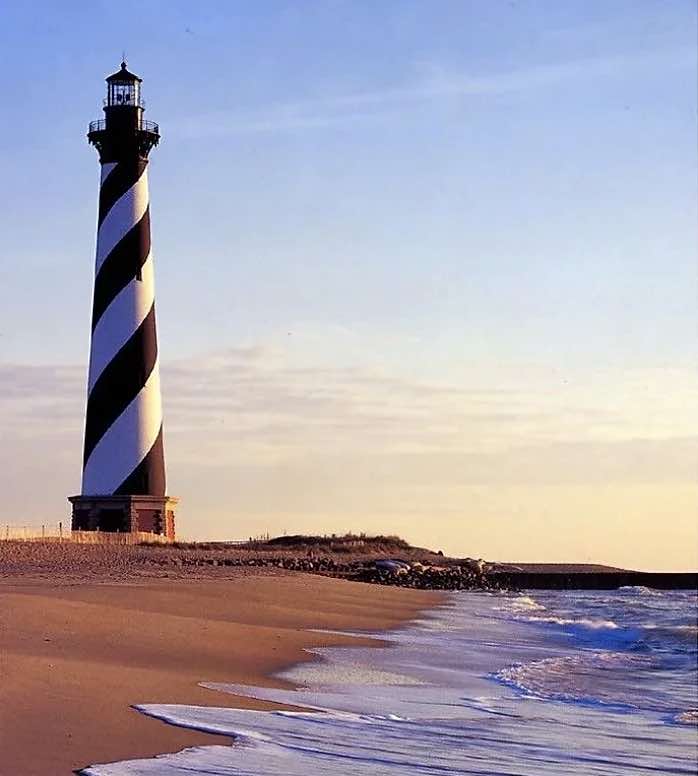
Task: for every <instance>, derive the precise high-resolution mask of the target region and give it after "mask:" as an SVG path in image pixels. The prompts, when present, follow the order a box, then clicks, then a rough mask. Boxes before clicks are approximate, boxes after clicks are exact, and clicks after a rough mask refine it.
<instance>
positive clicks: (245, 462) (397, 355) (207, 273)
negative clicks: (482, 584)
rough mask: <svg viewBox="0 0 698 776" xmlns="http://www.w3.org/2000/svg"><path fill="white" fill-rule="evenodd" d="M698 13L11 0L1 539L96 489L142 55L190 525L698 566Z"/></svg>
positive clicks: (654, 3) (239, 532)
mask: <svg viewBox="0 0 698 776" xmlns="http://www.w3.org/2000/svg"><path fill="white" fill-rule="evenodd" d="M696 13H697V11H696V5H695V3H694V2H693V0H672V2H665V1H664V0H628V1H627V2H626V1H625V0H613V1H612V2H608V0H603V1H601V0H579V1H576V0H566V1H565V2H562V3H561V2H558V1H557V0H518V2H513V1H512V2H505V1H503V0H458V1H456V2H451V1H450V0H439V2H438V3H433V2H427V1H426V0H419V1H415V0H400V1H399V2H392V1H391V0H383V1H382V2H381V3H374V2H369V1H368V0H367V1H366V2H362V1H361V0H353V1H352V2H348V1H342V0H325V1H324V2H312V0H305V1H303V2H290V1H282V0H268V2H265V3H253V2H238V3H229V2H213V1H212V0H203V1H202V2H200V3H191V2H180V1H179V0H175V1H172V0H170V1H168V2H156V1H152V2H148V3H142V2H132V1H131V0H121V1H120V2H119V3H113V2H100V1H99V0H96V1H95V2H91V3H89V4H88V3H78V2H64V3H61V4H60V5H58V4H55V3H53V2H42V1H41V0H37V2H33V3H18V2H5V3H2V4H0V63H1V64H2V66H3V71H4V72H5V74H6V75H5V78H4V79H3V86H4V90H5V105H6V107H9V106H11V110H8V111H5V112H4V118H3V119H2V120H0V148H2V152H1V158H2V165H1V167H2V177H3V182H4V189H5V196H4V198H3V207H2V209H0V234H2V241H1V242H0V440H1V441H0V489H1V490H2V493H3V499H2V505H1V506H0V524H6V523H10V524H15V525H24V524H26V525H39V524H41V523H47V524H51V523H55V522H56V521H58V520H61V519H62V520H64V521H67V520H68V519H69V518H68V515H69V505H68V503H67V501H66V496H68V495H73V494H75V493H78V492H79V487H80V474H81V472H80V466H81V451H82V434H83V414H84V407H85V390H86V369H87V357H88V352H89V321H90V309H91V293H92V282H93V273H94V270H93V266H94V243H95V231H96V212H97V194H98V176H99V165H98V161H97V155H96V153H95V151H94V149H92V148H90V147H89V146H88V144H87V142H86V138H85V133H86V129H87V124H88V122H89V121H90V120H93V119H96V118H99V117H100V115H101V105H102V98H103V96H104V93H105V91H104V90H105V85H104V81H103V79H104V77H105V76H106V75H108V74H109V73H111V72H113V71H114V70H116V69H117V68H118V65H119V62H120V61H121V56H122V52H125V54H126V58H127V61H128V64H129V69H131V70H132V71H134V72H136V73H138V74H139V75H140V76H141V77H143V79H144V83H143V95H144V97H145V100H146V104H147V110H146V114H145V117H146V118H148V119H150V120H154V121H157V122H158V123H159V124H160V127H161V132H162V138H163V139H162V142H161V144H160V146H159V147H158V148H157V149H155V150H154V151H153V153H152V154H151V164H150V190H151V218H152V228H153V245H154V255H155V263H156V288H157V310H158V327H159V339H160V354H161V365H162V367H161V368H162V381H163V393H164V396H163V401H164V412H165V452H166V461H167V468H168V490H169V492H170V494H171V495H177V496H179V497H181V506H180V509H179V513H178V532H179V534H180V535H182V536H183V537H186V538H190V539H204V538H215V539H238V538H245V537H248V536H256V535H260V534H263V533H267V532H269V533H271V534H280V533H283V532H287V533H301V532H303V533H306V532H313V533H343V532H345V531H354V532H360V531H364V532H367V533H394V534H400V535H402V536H404V537H405V538H407V539H408V540H410V541H412V542H414V543H416V544H418V545H421V546H429V547H432V548H435V549H442V550H444V551H445V552H447V553H452V554H458V555H470V556H473V557H484V558H488V559H496V560H502V561H516V560H518V561H578V562H587V561H589V562H604V563H611V564H616V565H621V566H626V567H634V568H643V569H691V568H695V567H696V566H698V521H697V520H696V517H697V516H698V491H697V490H696V487H695V485H696V483H695V480H696V472H697V471H698V469H697V463H698V437H697V436H696V430H697V428H698V426H697V425H696V423H697V421H698V408H697V405H696V398H695V397H696V394H695V391H696V388H697V387H698V386H697V385H696V383H697V381H696V371H695V347H696V333H697V331H698V295H697V290H698V289H697V285H696V248H697V246H696V214H697V207H696V206H697V203H698V193H697V188H698V183H697V180H698V176H697V174H696V171H697V159H696V154H697V151H696V141H695V138H696V113H697V112H696V108H697V106H696V27H697V20H696Z"/></svg>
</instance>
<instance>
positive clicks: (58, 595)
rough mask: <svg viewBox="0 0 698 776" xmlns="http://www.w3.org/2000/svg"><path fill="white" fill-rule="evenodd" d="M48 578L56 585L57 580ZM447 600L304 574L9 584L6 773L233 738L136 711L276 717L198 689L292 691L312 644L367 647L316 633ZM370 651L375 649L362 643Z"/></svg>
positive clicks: (2, 713) (399, 618) (2, 632)
mask: <svg viewBox="0 0 698 776" xmlns="http://www.w3.org/2000/svg"><path fill="white" fill-rule="evenodd" d="M47 576H48V575H47ZM442 600H443V596H442V594H439V593H431V592H425V591H416V590H404V589H396V588H390V587H380V586H375V585H365V584H361V583H355V582H345V581H342V580H337V579H330V578H326V577H317V576H310V575H306V574H280V575H271V574H269V573H267V574H260V575H250V574H245V575H242V574H241V575H240V576H239V577H237V578H236V577H235V576H232V578H228V579H198V580H190V579H182V578H173V579H168V578H153V579H126V580H123V581H120V582H118V583H116V584H114V583H112V582H111V581H104V580H97V579H95V578H87V579H85V580H83V581H79V580H76V579H74V578H71V580H70V583H69V584H66V580H61V579H60V575H58V576H56V577H55V578H53V579H50V578H47V577H44V579H36V578H34V579H29V578H27V577H25V576H23V575H17V576H16V577H13V576H12V575H9V576H5V578H4V579H3V580H2V581H1V582H0V686H1V688H2V698H1V703H0V773H2V774H8V776H9V775H10V774H12V776H15V775H16V776H62V775H63V774H65V775H66V776H67V775H68V774H70V773H71V771H73V770H74V769H78V768H80V767H85V766H87V765H89V764H92V763H98V762H112V761H114V760H124V759H131V758H137V757H148V756H153V755H155V754H159V753H162V752H171V751H176V750H178V749H182V748H184V747H187V746H196V745H205V744H211V743H216V744H220V743H221V742H222V741H225V739H221V738H220V737H218V736H212V735H207V734H202V733H197V732H194V731H187V730H183V729H180V728H175V727H171V726H168V725H166V724H164V723H162V722H159V721H157V720H153V719H149V718H147V717H144V716H143V715H141V714H139V713H138V712H136V711H134V710H133V709H132V708H130V706H131V705H132V704H136V703H186V704H195V705H196V704H200V705H211V706H238V707H244V708H278V707H277V706H275V705H274V704H268V703H263V702H259V701H254V700H252V699H247V698H235V697H233V696H229V695H227V694H224V693H216V692H213V691H211V690H206V689H203V688H201V687H199V686H198V684H197V683H198V682H201V681H214V682H226V681H228V682H233V683H247V684H256V685H263V686H277V687H283V686H284V683H283V682H280V681H279V680H276V679H273V678H270V676H271V674H273V673H274V672H276V671H279V670H280V669H281V668H282V667H285V666H288V665H290V664H293V663H296V662H300V661H302V660H307V659H309V656H308V655H307V653H304V652H303V649H304V648H306V647H314V646H321V645H332V644H345V643H350V642H352V641H353V642H356V641H357V640H355V639H350V638H348V637H343V636H335V635H331V634H318V633H310V632H308V630H307V629H310V628H327V629H336V630H357V629H360V630H363V629H366V630H378V629H386V628H393V627H397V626H399V625H401V624H403V623H405V622H407V621H408V620H410V619H412V618H414V617H415V616H417V615H418V614H419V612H420V611H421V610H423V609H427V608H430V607H432V606H434V605H437V604H438V603H439V602H440V601H442ZM358 642H359V643H366V642H367V640H366V639H363V638H362V639H359V640H358Z"/></svg>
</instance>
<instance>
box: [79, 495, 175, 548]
mask: <svg viewBox="0 0 698 776" xmlns="http://www.w3.org/2000/svg"><path fill="white" fill-rule="evenodd" d="M68 501H70V503H71V504H72V505H73V517H72V530H73V531H106V532H110V533H117V532H120V533H153V534H159V535H160V536H164V537H166V538H167V539H168V540H169V541H174V539H175V507H176V506H177V503H178V501H179V499H177V498H171V497H169V496H70V497H69V498H68Z"/></svg>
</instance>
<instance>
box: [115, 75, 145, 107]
mask: <svg viewBox="0 0 698 776" xmlns="http://www.w3.org/2000/svg"><path fill="white" fill-rule="evenodd" d="M109 104H110V105H138V85H137V84H136V83H127V82H119V81H116V82H114V83H112V84H110V85H109Z"/></svg>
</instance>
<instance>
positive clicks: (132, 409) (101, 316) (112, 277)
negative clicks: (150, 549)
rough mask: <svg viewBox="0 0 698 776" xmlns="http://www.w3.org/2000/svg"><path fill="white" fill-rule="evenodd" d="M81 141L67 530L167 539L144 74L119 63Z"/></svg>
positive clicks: (170, 514) (151, 137)
mask: <svg viewBox="0 0 698 776" xmlns="http://www.w3.org/2000/svg"><path fill="white" fill-rule="evenodd" d="M106 82H107V96H106V98H105V100H104V118H103V119H100V120H99V121H93V122H91V124H90V126H89V132H88V134H87V138H88V141H89V142H90V143H91V144H92V145H93V146H94V147H95V148H96V149H97V152H98V154H99V161H100V165H101V176H100V190H99V215H98V221H97V223H98V226H97V251H96V254H97V255H96V260H95V279H94V294H93V300H92V323H91V326H92V328H91V341H90V363H89V370H88V379H87V407H86V413H85V438H84V448H83V461H82V492H81V494H80V495H79V496H71V497H69V499H68V500H69V501H70V502H71V504H72V529H73V530H74V531H109V532H130V533H138V532H145V533H150V534H160V535H162V536H163V537H166V538H168V539H174V532H175V528H174V520H175V514H174V512H175V506H176V504H177V499H175V498H171V497H169V496H167V495H166V486H165V455H164V447H163V432H162V405H161V398H160V370H159V364H158V342H157V332H156V325H155V286H154V278H153V255H152V251H151V241H150V200H149V195H148V157H149V155H150V152H151V150H152V149H153V148H154V147H155V146H156V145H157V144H158V143H159V141H160V129H159V127H158V125H157V124H155V123H154V122H152V121H146V120H145V119H144V118H143V112H144V104H143V100H142V99H141V83H142V79H141V78H139V77H138V76H137V75H134V74H133V73H131V72H129V70H128V68H127V66H126V62H122V63H121V68H120V69H119V70H118V71H117V72H116V73H114V74H113V75H110V76H108V77H107V79H106Z"/></svg>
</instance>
